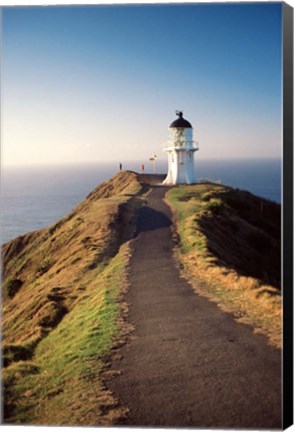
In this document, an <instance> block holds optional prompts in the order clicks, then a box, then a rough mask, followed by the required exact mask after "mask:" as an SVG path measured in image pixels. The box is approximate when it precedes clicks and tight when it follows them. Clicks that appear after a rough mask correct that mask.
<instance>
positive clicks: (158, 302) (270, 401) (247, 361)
mask: <svg viewBox="0 0 294 432" xmlns="http://www.w3.org/2000/svg"><path fill="white" fill-rule="evenodd" d="M165 192H166V188H164V187H153V189H152V191H151V193H150V194H149V196H148V204H147V205H146V206H145V207H143V208H142V209H141V211H140V214H139V220H138V232H137V236H136V239H135V240H134V253H133V256H132V261H131V274H130V283H131V285H130V289H129V292H128V294H127V301H128V303H129V306H130V309H129V321H130V322H131V323H132V324H133V325H134V326H135V339H134V340H133V341H131V342H130V343H129V344H127V345H126V346H125V347H123V348H122V350H121V353H122V359H121V360H119V361H115V362H113V365H112V368H113V369H114V370H115V369H118V370H120V371H121V375H119V376H117V377H116V378H114V379H112V380H111V381H109V382H108V383H107V386H108V387H109V388H110V389H111V390H112V391H113V392H114V394H115V395H116V396H117V397H118V399H119V400H120V402H121V404H122V406H126V407H128V408H129V410H130V411H129V416H128V418H127V420H126V422H125V423H126V424H127V425H140V426H185V427H187V426H190V427H192V426H194V427H219V428H228V427H234V428H250V427H251V428H255V429H258V428H267V429H269V428H280V427H281V412H280V399H281V397H280V394H281V388H280V367H281V364H280V355H281V353H280V351H279V350H277V349H274V348H271V347H269V346H268V345H267V341H266V338H265V337H263V336H261V335H255V334H253V332H252V329H251V328H250V327H249V326H246V325H242V324H237V323H236V322H235V321H234V320H233V318H232V316H231V315H230V314H227V313H224V312H223V311H221V310H220V309H219V308H218V307H217V306H216V305H215V304H214V303H211V302H209V301H208V300H207V299H205V298H203V297H200V296H198V295H196V294H195V293H194V292H193V290H192V288H191V287H190V285H189V283H188V282H187V281H186V280H184V279H183V278H181V277H180V275H179V272H178V270H177V268H176V266H175V262H174V258H173V255H172V248H173V240H172V235H171V229H170V225H171V221H170V217H171V214H170V210H169V208H168V206H167V205H166V204H165V203H164V202H163V201H162V198H163V197H164V194H165Z"/></svg>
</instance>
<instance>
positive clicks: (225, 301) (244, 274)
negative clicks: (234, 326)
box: [168, 184, 281, 347]
mask: <svg viewBox="0 0 294 432" xmlns="http://www.w3.org/2000/svg"><path fill="white" fill-rule="evenodd" d="M168 202H169V203H170V204H171V206H172V208H173V211H174V213H175V218H176V226H177V234H178V237H179V244H180V247H179V254H178V256H179V259H180V262H181V265H182V267H183V270H184V272H185V273H186V274H187V275H188V276H189V278H190V279H192V281H193V285H194V286H195V289H196V290H198V292H200V293H201V294H202V295H206V296H207V297H209V298H210V299H212V300H214V301H216V302H217V303H218V304H219V306H220V307H222V308H224V309H225V310H227V311H231V312H233V313H234V315H235V317H236V319H237V320H239V321H241V322H246V323H248V324H251V325H253V326H254V328H255V331H257V332H262V333H263V334H266V335H267V336H268V338H269V343H270V344H272V345H274V346H277V347H281V296H280V256H281V255H280V254H281V249H280V247H281V244H280V227H281V225H280V206H279V205H277V204H275V203H272V202H270V201H267V200H263V199H261V198H258V197H255V196H254V195H252V194H250V193H249V192H244V191H239V190H234V189H231V188H227V187H223V186H220V185H215V184H201V185H194V186H180V187H176V188H173V189H172V190H171V191H170V192H169V193H168Z"/></svg>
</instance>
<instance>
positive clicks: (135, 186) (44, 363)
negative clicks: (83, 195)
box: [2, 172, 145, 425]
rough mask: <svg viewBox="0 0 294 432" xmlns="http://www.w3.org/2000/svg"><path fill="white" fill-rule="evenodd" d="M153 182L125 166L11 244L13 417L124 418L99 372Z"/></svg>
mask: <svg viewBox="0 0 294 432" xmlns="http://www.w3.org/2000/svg"><path fill="white" fill-rule="evenodd" d="M144 187H145V186H144V185H143V184H141V180H140V178H139V176H138V175H136V174H135V173H132V172H122V173H120V174H118V175H117V176H115V177H113V178H112V179H111V180H110V181H108V182H105V183H103V184H102V185H100V186H99V187H98V188H96V189H95V190H94V191H93V192H92V193H91V194H90V195H89V196H88V197H87V199H86V200H85V201H83V202H82V203H81V204H79V205H78V206H77V207H76V208H75V209H74V210H73V211H72V212H71V213H70V214H69V215H68V216H66V217H65V218H63V219H62V220H60V221H58V222H57V223H56V224H53V225H52V226H51V227H49V228H48V229H44V230H39V231H35V232H33V233H28V234H26V235H24V236H21V237H18V238H17V239H15V240H13V241H11V242H9V243H7V244H6V245H4V246H3V249H2V258H3V270H4V275H3V276H4V277H3V282H4V283H3V289H4V295H3V298H4V305H3V329H4V341H3V348H4V362H5V366H6V367H5V371H4V387H5V395H4V396H5V400H4V402H5V412H4V417H5V422H13V423H19V422H21V423H30V424H70V425H76V424H83V425H90V424H91V425H94V424H102V423H105V422H106V423H107V418H108V417H107V416H115V415H116V416H117V415H121V414H122V413H121V412H118V411H117V408H115V402H114V401H113V400H112V401H111V397H110V396H109V397H107V398H106V396H105V390H103V388H102V384H101V382H100V374H101V370H102V369H103V367H104V365H105V363H104V362H103V357H104V356H105V355H106V354H107V353H108V352H109V350H110V348H111V347H112V344H113V338H114V337H115V335H117V334H118V333H119V327H118V326H117V320H118V318H119V307H118V300H117V299H118V297H119V292H120V290H121V289H122V288H123V285H124V283H125V282H124V274H125V269H126V266H127V257H128V252H127V250H126V249H125V247H124V248H123V249H121V245H122V244H127V243H126V242H127V241H128V240H129V239H130V238H132V235H133V232H134V229H135V214H136V209H137V208H138V206H140V203H141V198H140V194H141V193H142V192H143V190H144ZM119 251H120V252H119ZM15 281H18V282H15ZM93 382H94V383H95V387H92V385H93ZM102 390H103V391H102ZM83 398H89V400H90V401H92V402H90V403H88V404H86V403H85V404H83V403H82V402H81V401H82V399H83ZM99 398H102V399H101V400H102V402H103V401H104V402H103V403H102V402H101V407H102V408H101V410H99V403H98V402H99ZM105 398H106V399H107V400H106V399H105ZM97 400H98V402H97ZM103 404H104V405H103ZM107 404H108V405H109V407H108V408H107ZM102 405H103V406H104V408H103V406H102ZM55 407H58V409H55ZM110 412H111V413H110Z"/></svg>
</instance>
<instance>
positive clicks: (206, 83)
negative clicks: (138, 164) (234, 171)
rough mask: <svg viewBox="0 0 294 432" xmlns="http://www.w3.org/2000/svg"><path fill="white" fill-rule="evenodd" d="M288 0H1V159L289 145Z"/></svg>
mask: <svg viewBox="0 0 294 432" xmlns="http://www.w3.org/2000/svg"><path fill="white" fill-rule="evenodd" d="M281 10H282V3H280V2H278V3H246V4H245V3H243V4H242V3H236V4H233V3H228V4H209V3H204V4H170V5H167V4H165V5H145V6H143V5H129V6H124V5H118V6H110V5H109V6H98V5H97V6H56V7H54V6H47V7H46V6H39V7H38V6H35V7H12V8H10V7H4V8H2V71H1V73H2V128H1V133H2V137H1V138H2V140H1V141H2V163H3V165H4V166H5V165H7V166H8V165H19V164H22V165H31V164H56V163H58V164H60V163H62V164H64V163H80V162H82V163H84V162H104V161H105V162H106V161H107V162H108V161H125V160H139V161H142V163H144V162H145V161H148V159H149V157H150V156H152V154H153V153H154V152H155V153H156V154H157V155H158V158H159V159H161V160H164V158H166V155H165V154H164V153H163V147H164V143H165V142H166V141H167V139H168V126H169V124H170V123H171V122H172V121H173V120H174V119H175V118H176V115H175V110H183V112H184V117H185V118H186V119H187V120H189V121H190V123H191V124H192V126H193V132H194V140H195V141H197V142H198V143H199V148H200V150H199V152H197V155H196V157H197V158H199V159H210V158H219V159H228V158H230V159H234V158H246V159H247V158H264V157H270V158H279V157H281V151H282V150H281V149H282V144H281V126H282V122H281V116H282V99H281V97H282V96H281V89H282V81H281V80H282V77H281V72H282V66H281V64H282V63H281V62H282V54H281V44H282V33H281V31H282V26H281V19H282V14H281Z"/></svg>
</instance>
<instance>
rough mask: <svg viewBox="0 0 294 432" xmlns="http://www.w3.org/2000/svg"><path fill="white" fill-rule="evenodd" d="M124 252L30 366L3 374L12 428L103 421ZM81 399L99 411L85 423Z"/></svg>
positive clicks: (39, 349) (18, 366) (20, 365)
mask: <svg viewBox="0 0 294 432" xmlns="http://www.w3.org/2000/svg"><path fill="white" fill-rule="evenodd" d="M125 251H126V245H125V246H123V247H122V248H121V250H120V252H119V254H118V255H117V256H116V257H114V258H113V259H112V260H111V261H110V262H109V264H108V265H107V266H106V267H105V268H104V270H103V271H102V272H101V274H99V275H97V279H95V281H93V282H92V283H91V284H90V286H89V287H88V289H87V290H86V292H85V295H84V298H83V299H81V300H80V302H79V303H78V305H77V306H76V307H75V308H74V309H72V310H71V311H70V312H69V313H68V314H67V315H66V316H65V317H64V319H63V320H62V322H61V323H60V324H59V325H58V326H57V327H56V328H55V329H54V330H53V331H52V332H51V333H50V334H49V335H48V336H47V337H46V338H44V339H43V340H42V341H41V342H40V343H39V345H38V346H37V348H36V350H35V354H34V356H33V358H32V359H31V361H30V362H18V363H15V364H13V365H12V366H10V367H8V368H6V369H5V371H4V382H5V390H6V393H5V400H6V405H7V406H6V409H7V410H9V411H11V416H10V418H9V422H10V423H25V424H27V423H28V424H51V425H52V424H60V425H62V424H64V425H75V424H79V421H80V422H81V423H80V424H83V425H87V424H95V422H96V421H99V420H98V418H99V403H97V400H96V399H97V397H98V396H97V395H100V393H101V391H102V386H101V383H100V382H99V376H100V373H101V370H102V369H103V365H104V356H105V355H106V354H108V353H109V351H110V348H111V347H112V345H113V343H114V340H115V339H116V338H118V337H119V328H118V317H119V312H120V311H119V303H118V296H119V293H120V290H121V285H122V281H123V280H124V274H125V264H126V262H125V256H124V254H125ZM91 383H93V384H94V385H95V389H93V388H92V384H91ZM99 392H100V393H99ZM81 394H83V398H86V396H87V394H89V395H91V398H92V399H91V401H90V402H88V405H89V404H90V406H91V407H92V408H93V405H94V407H95V409H94V408H93V410H94V411H93V412H91V415H90V414H89V413H88V415H86V417H85V418H83V419H82V420H81V417H80V415H81V413H80V412H79V409H77V405H78V401H79V398H80V397H81ZM84 408H85V407H82V408H81V409H84ZM95 410H96V414H94V412H95ZM100 414H101V413H100ZM83 415H85V414H83ZM79 419H80V420H79Z"/></svg>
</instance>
